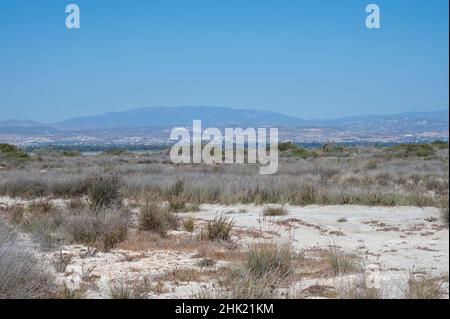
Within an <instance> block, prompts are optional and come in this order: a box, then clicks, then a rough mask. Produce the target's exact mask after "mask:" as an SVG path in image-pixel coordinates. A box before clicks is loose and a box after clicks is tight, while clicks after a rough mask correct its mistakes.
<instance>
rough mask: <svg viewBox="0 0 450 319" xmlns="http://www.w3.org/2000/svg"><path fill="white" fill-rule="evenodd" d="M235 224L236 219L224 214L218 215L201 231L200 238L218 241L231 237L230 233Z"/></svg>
mask: <svg viewBox="0 0 450 319" xmlns="http://www.w3.org/2000/svg"><path fill="white" fill-rule="evenodd" d="M233 226H234V220H233V219H230V218H228V217H225V216H223V215H220V216H216V217H215V218H214V220H212V221H209V222H208V224H207V225H206V227H205V228H204V229H202V231H201V232H200V234H199V236H198V238H199V239H200V240H209V241H217V240H224V241H227V240H229V239H230V233H231V230H232V229H233Z"/></svg>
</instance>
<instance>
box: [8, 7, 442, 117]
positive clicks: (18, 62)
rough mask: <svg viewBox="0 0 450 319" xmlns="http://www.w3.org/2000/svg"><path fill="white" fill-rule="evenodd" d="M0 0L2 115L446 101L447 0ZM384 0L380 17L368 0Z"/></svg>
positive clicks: (307, 113)
mask: <svg viewBox="0 0 450 319" xmlns="http://www.w3.org/2000/svg"><path fill="white" fill-rule="evenodd" d="M72 2H73V3H76V4H78V5H79V6H80V9H81V29H79V30H67V29H66V28H65V19H66V15H67V14H66V13H65V6H66V5H67V4H69V3H71V2H70V1H61V0H43V1H31V0H30V1H24V0H0V120H4V119H8V118H29V119H34V120H38V121H57V120H61V119H66V118H70V117H74V116H80V115H92V114H99V113H103V112H107V111H118V110H126V109H132V108H138V107H146V106H183V105H195V106H199V105H209V106H232V107H245V108H258V109H267V110H273V111H278V112H282V113H285V114H289V115H295V116H299V117H303V118H313V117H320V118H333V117H339V116H347V115H354V114H367V113H372V114H381V113H397V112H404V111H419V110H423V111H426V110H438V109H446V108H448V98H449V93H448V85H449V83H448V77H449V73H448V68H449V64H448V57H449V49H448V47H449V43H448V36H449V35H448V28H449V19H448V12H449V8H448V1H447V0H433V1H429V0H388V1H384V0H383V1H371V0H366V1H361V0H342V1H338V0H303V1H302V0H291V1H288V0H220V1H219V0H159V1H156V0H146V1H144V0H142V1H139V0H132V1H125V0H108V1H105V0H95V1H93V0H72ZM369 3H377V4H379V5H380V7H381V24H382V28H381V29H380V30H373V29H372V30H369V29H366V28H365V18H366V13H365V7H366V5H367V4H369Z"/></svg>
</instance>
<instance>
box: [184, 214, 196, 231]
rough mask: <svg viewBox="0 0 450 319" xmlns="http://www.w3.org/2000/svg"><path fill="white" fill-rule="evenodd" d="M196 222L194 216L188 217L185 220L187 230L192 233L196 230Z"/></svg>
mask: <svg viewBox="0 0 450 319" xmlns="http://www.w3.org/2000/svg"><path fill="white" fill-rule="evenodd" d="M194 227H195V222H194V218H193V217H188V218H186V219H185V220H184V221H183V228H184V230H185V231H188V232H190V233H192V232H193V231H194Z"/></svg>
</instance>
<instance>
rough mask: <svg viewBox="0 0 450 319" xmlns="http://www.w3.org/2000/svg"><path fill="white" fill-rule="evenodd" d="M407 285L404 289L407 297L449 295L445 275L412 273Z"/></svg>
mask: <svg viewBox="0 0 450 319" xmlns="http://www.w3.org/2000/svg"><path fill="white" fill-rule="evenodd" d="M405 286H406V287H402V291H403V293H404V295H405V298H407V299H442V298H444V297H445V296H446V295H447V290H446V288H445V287H446V283H445V279H444V278H443V276H436V275H432V274H428V273H426V274H423V273H417V274H413V273H410V274H409V278H408V280H407V283H406V285H405Z"/></svg>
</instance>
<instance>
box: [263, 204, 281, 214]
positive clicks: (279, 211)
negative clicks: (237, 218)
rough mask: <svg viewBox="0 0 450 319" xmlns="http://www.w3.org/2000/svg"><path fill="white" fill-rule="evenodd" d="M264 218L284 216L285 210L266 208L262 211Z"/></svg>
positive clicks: (274, 207) (275, 207)
mask: <svg viewBox="0 0 450 319" xmlns="http://www.w3.org/2000/svg"><path fill="white" fill-rule="evenodd" d="M263 215H264V216H285V215H287V210H286V209H285V208H284V207H281V206H267V207H265V208H264V210H263Z"/></svg>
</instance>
